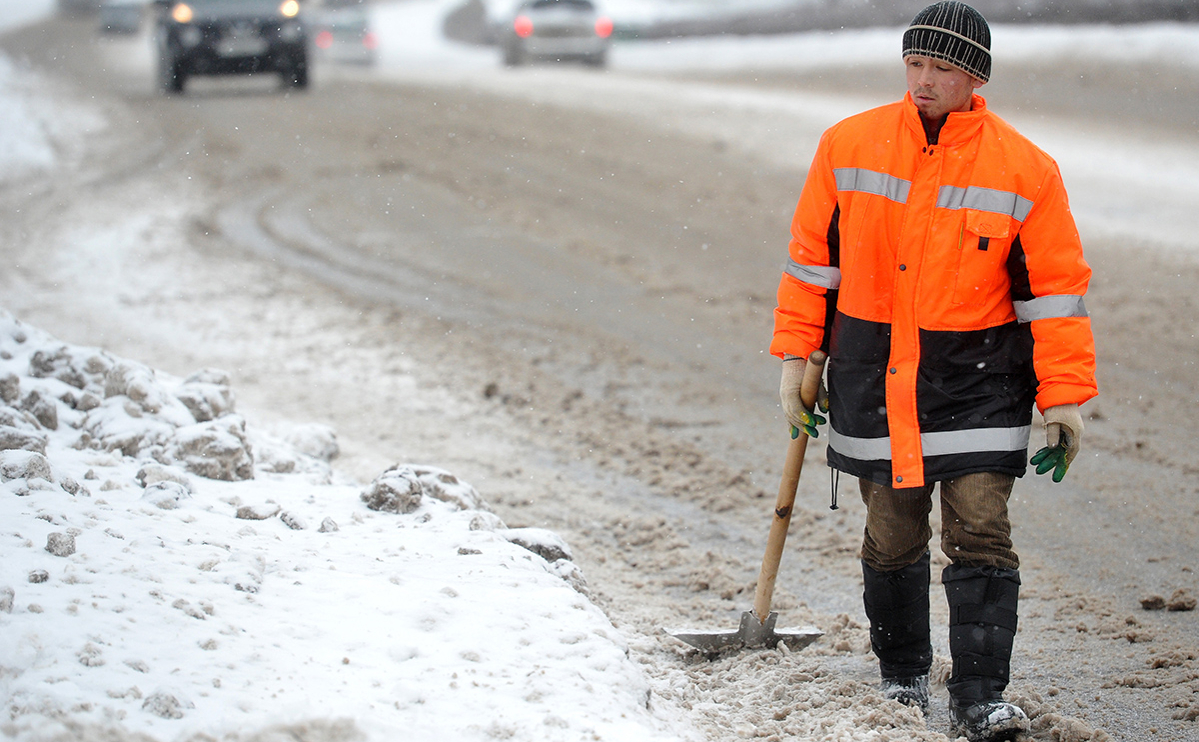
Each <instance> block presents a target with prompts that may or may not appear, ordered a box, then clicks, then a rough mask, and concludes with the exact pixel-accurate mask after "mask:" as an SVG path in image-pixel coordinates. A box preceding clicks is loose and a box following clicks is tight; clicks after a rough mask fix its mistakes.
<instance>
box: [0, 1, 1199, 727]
mask: <svg viewBox="0 0 1199 742" xmlns="http://www.w3.org/2000/svg"><path fill="white" fill-rule="evenodd" d="M446 7H447V4H446V3H441V2H425V1H421V0H413V1H411V2H403V3H393V4H383V5H380V6H379V7H377V8H376V10H375V20H376V24H377V28H378V30H379V31H380V33H381V37H382V48H381V56H380V66H379V67H378V68H377V69H372V70H364V69H353V68H335V67H318V68H317V70H316V74H315V77H314V85H313V88H312V89H311V90H310V91H308V92H307V93H305V94H284V93H281V92H279V91H278V89H277V86H276V83H275V81H274V80H271V79H253V80H196V81H194V84H192V85H191V86H190V87H189V90H188V94H187V95H186V96H184V97H181V98H168V97H163V96H160V95H158V94H157V93H156V92H155V91H154V90H153V86H152V72H151V60H150V56H149V52H148V45H147V41H146V40H145V39H144V38H138V39H111V38H98V37H97V36H96V35H95V34H94V33H93V28H92V26H91V25H90V23H88V22H87V21H86V20H85V19H74V20H55V21H51V22H49V23H46V24H43V25H39V26H37V27H35V28H34V29H33V30H32V31H29V32H23V33H21V34H17V35H9V36H8V37H6V38H5V39H4V45H3V48H4V50H5V53H6V54H7V55H8V58H9V59H11V60H14V62H13V65H12V66H11V67H10V68H6V69H5V70H4V71H3V75H0V82H3V83H4V85H5V86H6V87H5V92H6V95H7V97H8V99H9V100H17V101H20V103H21V105H22V106H23V107H24V109H23V110H25V111H26V112H27V114H28V115H26V116H25V117H24V118H23V119H21V120H22V121H26V122H28V121H30V120H33V121H35V122H42V123H41V124H40V125H39V126H35V127H33V128H32V129H28V128H27V129H24V130H23V131H25V134H24V135H23V136H26V137H28V139H27V140H26V141H28V142H29V147H28V148H25V149H21V150H20V151H18V152H16V153H15V154H14V155H13V156H12V159H11V160H10V161H12V162H16V163H18V164H19V165H20V167H19V168H17V169H14V170H12V171H11V172H14V173H16V175H13V176H12V177H11V178H10V179H9V181H8V182H7V185H6V187H5V188H4V189H3V191H2V192H0V195H2V197H3V198H4V203H5V208H6V211H7V212H8V213H11V214H13V215H14V217H13V218H12V219H9V220H6V221H5V223H4V224H3V226H2V227H0V238H2V243H0V244H3V247H4V250H5V251H6V260H7V261H8V262H9V264H10V265H11V266H12V269H11V270H9V271H6V272H5V274H4V276H3V279H2V281H0V306H3V307H4V308H5V309H8V310H10V311H12V312H14V313H15V314H16V316H17V317H18V318H20V319H23V320H25V321H28V322H30V323H33V324H35V325H37V326H40V327H43V328H45V329H46V330H48V331H50V332H51V333H53V334H54V335H57V336H58V337H60V338H62V339H63V340H66V341H69V342H75V343H80V344H84V345H89V346H102V347H104V348H106V349H109V350H111V351H112V352H113V353H116V354H118V355H120V356H123V357H129V358H136V359H138V360H140V361H142V362H144V363H147V364H150V365H152V366H154V367H157V368H161V369H164V370H166V371H168V372H171V373H177V374H180V375H184V374H186V373H189V372H190V371H192V370H194V369H195V368H201V367H218V368H224V369H227V370H228V371H229V373H230V375H231V378H232V384H233V388H234V389H236V391H237V393H238V399H239V410H240V411H241V412H242V413H243V414H245V415H246V417H247V418H248V419H249V420H250V421H251V422H255V423H258V424H261V425H266V426H272V425H287V424H289V423H294V422H297V421H298V422H308V421H314V422H319V423H324V424H328V425H330V426H332V427H333V428H334V429H336V430H337V432H338V435H339V440H340V442H341V449H342V455H341V457H340V458H339V459H337V461H336V462H335V465H336V466H337V468H338V469H339V470H340V471H341V472H342V473H343V474H344V475H346V476H349V477H355V478H357V479H358V480H359V481H361V482H369V481H371V480H372V479H373V478H375V477H377V476H378V475H379V473H380V472H382V471H385V470H387V469H388V467H390V466H392V465H393V464H395V463H396V462H397V461H417V462H427V463H429V464H432V465H435V466H438V467H442V468H444V469H446V470H449V471H452V472H454V473H455V474H457V475H458V476H460V477H462V478H463V479H464V480H466V481H468V482H470V483H471V484H473V485H474V486H475V487H476V488H477V489H478V490H479V492H480V493H481V495H482V496H483V498H484V499H485V500H486V501H487V502H488V503H489V504H490V505H491V506H493V507H494V508H495V510H496V512H497V514H499V515H500V516H501V517H502V518H503V520H504V521H505V522H506V523H507V524H508V525H510V526H514V527H517V526H538V527H545V528H549V529H552V530H553V531H555V532H557V533H560V534H562V535H563V536H564V537H565V538H566V540H567V541H568V542H569V543H570V544H571V546H572V548H573V551H574V557H575V560H576V562H577V563H578V564H579V566H580V567H581V568H582V569H583V572H584V573H585V574H586V575H587V578H588V583H589V585H590V586H591V590H592V593H591V597H592V599H593V600H594V601H595V602H596V604H597V605H599V606H600V607H601V608H602V609H603V610H604V611H605V612H606V613H607V615H608V616H609V617H610V618H611V620H612V623H613V624H614V625H615V627H616V628H617V629H618V630H619V631H620V632H621V634H622V636H623V637H624V640H626V641H627V643H628V646H629V649H630V655H629V656H630V658H631V659H632V661H633V662H635V663H637V664H638V665H640V667H641V668H642V670H643V672H644V673H645V676H646V678H647V679H648V680H647V682H648V684H649V687H650V688H651V691H652V695H651V698H652V699H657V702H658V704H659V706H657V707H656V708H657V709H658V713H662V714H665V715H666V716H670V714H671V713H673V712H675V711H677V712H678V714H679V715H680V716H679V718H680V719H682V720H683V723H684V724H685V725H686V726H687V727H688V728H690V729H693V730H696V732H697V733H698V734H699V735H701V736H702V737H703V738H705V739H710V740H726V739H730V738H733V737H746V736H753V735H755V734H757V735H762V736H767V737H769V736H771V735H774V736H776V737H777V738H779V739H837V740H855V741H856V740H868V739H878V738H881V737H879V735H880V734H890V735H892V738H904V739H917V740H943V739H944V732H945V731H946V728H947V726H946V719H945V700H944V692H943V688H941V689H940V691H939V692H938V694H937V697H936V699H935V701H934V706H933V709H932V711H931V713H930V715H929V717H928V718H927V719H924V718H920V717H919V714H916V713H914V712H911V711H910V710H907V709H903V708H900V707H898V706H894V705H890V704H880V702H879V700H878V698H877V696H876V695H875V694H874V693H873V692H872V684H873V679H874V677H875V674H876V672H877V670H876V666H875V664H874V660H873V657H872V655H871V654H870V653H869V639H868V636H867V634H866V631H865V629H864V627H863V625H862V622H863V617H862V615H861V607H860V589H861V588H860V574H859V573H858V570H859V567H858V564H857V561H856V557H855V550H856V543H857V541H858V539H859V538H860V528H861V524H860V517H861V506H860V503H858V502H855V500H856V497H855V496H854V495H853V490H854V488H853V486H852V485H851V483H849V482H842V483H841V492H840V494H841V499H842V505H843V507H842V509H841V510H839V511H837V512H836V513H829V511H828V510H827V498H828V491H829V486H830V483H829V478H828V474H827V471H826V470H825V469H824V468H823V467H822V466H820V464H822V463H823V461H822V460H821V459H822V454H823V448H822V446H821V445H819V444H817V445H814V446H812V450H811V451H810V453H809V456H810V458H811V459H812V460H811V461H809V466H808V468H807V470H806V472H805V478H804V481H803V482H802V483H801V488H800V500H799V503H800V509H799V510H798V511H797V513H796V515H795V519H794V521H793V526H792V535H791V539H790V541H789V542H788V551H787V554H786V556H785V558H784V562H783V567H782V573H781V574H780V578H779V588H778V592H777V593H776V607H777V609H778V610H779V611H780V613H781V614H782V615H783V620H784V621H785V622H790V623H797V624H802V623H814V624H816V625H818V626H820V627H821V628H822V629H824V630H825V632H826V634H827V638H826V639H824V640H822V641H821V642H819V643H817V644H816V645H814V646H813V647H810V648H809V649H806V650H804V651H803V652H801V653H797V654H794V655H788V654H786V653H782V652H776V651H770V652H762V653H751V654H748V655H742V656H735V657H727V658H723V659H721V660H719V661H717V662H714V663H711V664H707V663H696V662H694V661H693V658H691V657H689V656H688V655H687V654H686V652H685V651H684V650H683V649H682V648H680V647H678V646H677V645H676V644H675V643H674V642H672V641H671V640H669V639H667V638H665V637H663V636H662V635H661V634H660V632H659V630H658V629H659V627H660V626H662V625H679V624H693V625H699V626H715V627H729V626H733V625H735V623H736V618H737V616H738V615H739V613H740V611H741V610H744V608H745V607H746V606H747V604H748V602H749V600H750V596H751V595H752V587H753V582H754V579H755V578H756V573H757V566H758V561H759V560H760V558H761V547H762V541H763V539H764V536H765V528H766V526H767V524H768V518H767V517H766V516H767V515H768V512H767V511H768V510H769V505H770V502H771V498H772V497H773V492H774V489H775V487H776V485H777V477H778V474H779V466H780V465H781V463H782V462H781V457H782V452H783V449H784V447H785V434H783V435H780V431H781V428H782V425H781V422H780V419H779V417H778V410H777V402H776V391H775V388H776V385H777V366H776V362H775V361H774V359H771V358H769V357H768V356H766V354H765V353H764V348H765V346H766V344H767V342H768V337H769V328H770V313H771V310H772V308H773V292H774V288H775V286H776V284H777V280H778V272H779V266H780V265H781V263H782V262H783V260H784V254H785V244H786V229H787V226H788V224H789V220H790V211H791V209H792V208H793V206H794V201H795V198H796V196H797V195H798V190H799V187H800V185H801V184H802V179H803V173H804V169H805V167H806V165H807V161H808V159H809V158H810V156H811V151H812V149H813V147H814V143H815V138H816V137H817V136H818V135H819V133H820V131H821V130H822V129H823V128H824V127H825V126H827V125H828V124H829V123H831V122H832V121H834V120H836V119H837V118H839V117H841V116H843V115H846V114H849V113H852V112H855V111H857V110H860V109H861V108H863V107H865V106H867V105H871V104H873V103H875V102H882V101H887V100H891V99H893V98H895V97H897V96H898V95H899V94H900V88H899V87H898V86H899V85H900V84H901V73H900V69H899V65H898V62H897V60H895V59H893V53H892V46H893V45H896V44H897V41H896V38H897V36H898V33H897V31H896V30H895V29H890V30H879V31H862V32H846V33H843V34H834V35H828V34H812V35H800V36H796V37H788V38H781V39H743V40H736V41H733V40H721V39H707V40H689V41H676V42H671V43H665V42H663V43H641V44H638V43H624V44H620V45H618V46H617V48H616V49H615V53H614V54H613V58H612V59H613V64H612V67H611V69H610V70H608V71H606V72H602V73H597V72H595V71H593V70H586V69H579V68H570V67H564V68H554V67H548V66H547V67H533V68H528V69H520V70H503V69H501V68H499V65H498V55H497V54H496V53H495V50H491V49H482V48H463V47H458V46H455V45H451V44H447V43H445V42H444V41H441V40H438V39H437V37H436V35H435V33H434V31H435V28H436V25H437V23H438V22H439V18H440V14H441V13H443V12H444V10H445V8H446ZM995 38H996V48H997V51H996V55H997V62H996V64H997V68H996V69H997V74H996V78H995V80H994V81H993V82H992V83H991V84H989V85H988V86H987V87H986V88H984V91H983V92H984V93H985V94H987V96H988V100H989V102H990V104H991V105H992V107H994V108H995V109H997V110H998V111H1000V113H1001V114H1002V115H1005V116H1006V117H1007V118H1009V119H1011V120H1012V121H1013V122H1015V123H1016V124H1017V125H1018V126H1020V127H1021V128H1022V129H1024V130H1025V131H1026V133H1028V134H1029V135H1030V136H1032V137H1033V139H1034V140H1035V141H1037V142H1038V143H1040V144H1041V145H1042V146H1044V147H1045V148H1046V149H1047V150H1048V151H1049V152H1050V153H1051V154H1053V155H1055V156H1056V157H1057V159H1058V160H1059V162H1060V163H1061V166H1062V170H1063V175H1064V177H1065V179H1066V183H1067V186H1068V187H1069V188H1070V191H1071V197H1072V204H1073V207H1074V209H1075V212H1076V214H1077V215H1078V220H1079V224H1080V228H1081V230H1082V231H1083V233H1084V237H1085V239H1086V245H1087V250H1088V258H1089V259H1090V261H1091V263H1092V265H1093V266H1094V268H1095V280H1094V283H1093V288H1092V295H1091V296H1089V297H1088V307H1089V308H1090V309H1091V312H1092V315H1093V317H1094V320H1095V326H1096V334H1097V343H1098V345H1099V349H1100V363H1101V365H1100V384H1101V393H1102V396H1101V397H1100V399H1098V400H1096V401H1095V402H1093V403H1091V404H1088V405H1087V411H1088V412H1089V420H1088V423H1087V425H1088V427H1087V434H1086V438H1085V440H1084V454H1083V456H1084V458H1083V459H1082V460H1081V461H1080V462H1079V463H1077V464H1076V465H1075V467H1073V468H1072V469H1071V473H1070V477H1069V478H1068V479H1067V481H1066V482H1064V483H1063V484H1062V485H1058V486H1052V485H1049V484H1046V482H1045V481H1043V480H1042V479H1038V478H1032V477H1026V478H1025V479H1024V480H1022V481H1020V482H1019V483H1018V485H1017V490H1016V494H1015V495H1014V499H1013V513H1014V517H1015V522H1016V536H1015V537H1016V540H1017V548H1018V550H1019V551H1020V553H1021V555H1022V558H1023V576H1024V588H1023V593H1022V596H1023V603H1022V615H1021V632H1020V637H1019V640H1018V643H1017V656H1016V660H1015V665H1014V669H1013V682H1012V686H1011V693H1012V694H1013V696H1014V697H1016V698H1018V699H1020V700H1021V701H1022V702H1023V703H1025V704H1026V707H1028V708H1029V709H1031V710H1032V711H1033V713H1034V716H1035V722H1036V735H1035V736H1036V738H1037V739H1038V740H1051V739H1077V740H1087V739H1093V740H1102V739H1105V738H1107V737H1106V735H1108V734H1110V735H1111V737H1112V738H1116V739H1140V738H1145V739H1148V738H1154V737H1156V738H1159V739H1164V740H1186V739H1192V738H1193V736H1194V735H1195V733H1196V727H1195V724H1196V721H1195V715H1196V709H1197V708H1199V701H1196V693H1197V691H1199V686H1197V685H1196V683H1199V681H1196V680H1195V677H1196V668H1197V667H1199V665H1197V659H1196V657H1197V656H1199V647H1197V646H1196V641H1195V636H1197V635H1199V625H1197V623H1196V620H1197V619H1196V615H1197V614H1196V612H1194V611H1190V612H1187V611H1146V610H1143V609H1142V608H1141V603H1140V601H1141V600H1142V599H1143V598H1146V597H1150V596H1152V595H1164V596H1165V597H1167V598H1169V597H1170V596H1172V595H1174V594H1175V592H1178V591H1182V592H1183V593H1184V594H1185V593H1186V592H1187V591H1189V592H1190V593H1191V594H1194V593H1196V592H1199V582H1197V580H1199V578H1196V576H1195V570H1196V569H1199V558H1197V557H1199V550H1197V549H1196V546H1195V543H1196V533H1195V515H1197V514H1199V512H1197V511H1196V506H1195V501H1194V495H1195V493H1196V492H1199V470H1196V469H1195V466H1194V463H1193V462H1194V457H1193V452H1192V450H1191V448H1190V446H1189V441H1190V440H1191V439H1193V438H1194V437H1195V435H1196V434H1197V433H1199V430H1197V429H1196V427H1197V426H1196V424H1195V423H1194V421H1195V420H1197V419H1199V414H1197V413H1199V409H1197V408H1199V401H1197V400H1196V397H1195V394H1194V369H1195V367H1196V363H1197V362H1199V349H1197V346H1196V342H1195V338H1194V334H1193V329H1192V328H1193V327H1194V326H1196V323H1197V322H1199V302H1197V301H1196V299H1195V298H1194V293H1193V286H1194V285H1195V282H1196V281H1197V280H1199V268H1197V267H1196V264H1195V261H1194V257H1195V255H1196V251H1199V243H1197V242H1196V240H1195V238H1194V237H1193V235H1195V234H1199V231H1197V230H1196V227H1199V223H1197V222H1196V219H1197V217H1196V215H1195V213H1194V210H1193V208H1191V206H1190V205H1191V204H1193V203H1194V200H1195V196H1196V194H1197V192H1199V188H1197V185H1196V184H1197V183H1199V154H1197V152H1199V135H1197V134H1196V127H1195V120H1196V111H1195V104H1194V101H1195V100H1197V99H1199V97H1197V94H1199V52H1197V51H1196V50H1197V49H1199V33H1196V31H1195V29H1193V28H1191V27H1177V26H1154V27H1143V28H1136V29H1122V30H1121V31H1120V34H1119V39H1120V42H1121V44H1120V54H1119V55H1114V54H1113V53H1112V49H1111V48H1112V47H1113V46H1114V45H1113V43H1112V40H1113V36H1112V31H1111V30H1110V29H1102V28H1091V29H1081V30H1080V29H1072V30H1071V31H1070V33H1069V34H1067V33H1066V32H1064V31H1060V30H1055V29H1050V28H1028V29H1015V28H1013V29H1007V28H999V29H996V35H995ZM1001 49H1003V50H1004V51H1000V50H1001ZM1047 50H1058V51H1059V52H1061V53H1059V54H1053V53H1051V52H1050V51H1047ZM26 66H28V67H31V68H32V73H26V72H24V69H25V67H26ZM29 74H33V75H36V77H32V78H31V77H29ZM47 110H48V111H51V112H53V113H55V114H57V115H51V116H45V115H41V114H39V111H47ZM0 115H3V114H0ZM39 116H40V117H39ZM39 172H40V173H41V174H40V175H39ZM934 560H936V561H937V562H938V563H941V564H943V563H945V562H944V557H943V556H942V555H940V554H939V552H937V551H936V550H934ZM944 620H945V616H944V607H943V605H939V604H938V602H937V601H934V621H935V622H938V623H937V624H936V625H938V626H942V625H943V623H944ZM934 637H935V641H936V642H937V646H936V648H937V653H938V668H941V669H943V667H944V662H945V657H946V656H947V649H946V647H945V646H944V631H943V629H942V630H940V631H936V630H935V631H934ZM114 703H115V701H114ZM651 707H653V703H651ZM212 731H213V733H217V732H218V731H219V730H216V729H214V730H212ZM680 733H682V732H680ZM896 735H898V736H896ZM554 738H555V737H553V736H550V735H549V734H548V733H547V736H546V739H554ZM608 738H610V739H615V737H608Z"/></svg>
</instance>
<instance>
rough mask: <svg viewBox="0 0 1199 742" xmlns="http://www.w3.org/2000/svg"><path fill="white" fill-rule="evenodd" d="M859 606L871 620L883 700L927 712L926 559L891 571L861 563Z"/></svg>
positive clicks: (930, 650) (930, 651) (930, 657)
mask: <svg viewBox="0 0 1199 742" xmlns="http://www.w3.org/2000/svg"><path fill="white" fill-rule="evenodd" d="M862 577H863V583H864V586H865V589H864V591H863V594H862V602H863V604H864V605H865V607H866V617H867V618H869V619H870V647H871V649H873V650H874V654H875V656H877V657H878V666H879V674H880V675H882V683H881V685H880V686H879V688H880V690H881V691H882V693H883V696H884V697H886V698H890V699H893V700H896V701H899V702H900V703H903V704H906V705H908V706H917V707H919V708H920V709H921V710H923V711H925V712H927V711H928V672H929V669H930V668H931V667H932V663H933V645H932V642H931V640H930V638H929V618H928V583H929V555H928V552H925V553H924V555H923V556H921V557H920V558H919V559H918V560H916V562H915V563H914V564H910V565H908V566H907V567H903V568H901V569H897V570H894V571H891V572H879V571H878V570H876V569H874V568H872V567H870V566H869V565H867V564H866V563H865V562H862Z"/></svg>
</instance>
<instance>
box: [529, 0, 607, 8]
mask: <svg viewBox="0 0 1199 742" xmlns="http://www.w3.org/2000/svg"><path fill="white" fill-rule="evenodd" d="M529 7H530V8H535V9H538V10H541V9H544V8H569V9H571V10H594V9H595V6H594V5H592V4H591V2H590V0H535V1H534V2H533V3H531V4H530V5H529Z"/></svg>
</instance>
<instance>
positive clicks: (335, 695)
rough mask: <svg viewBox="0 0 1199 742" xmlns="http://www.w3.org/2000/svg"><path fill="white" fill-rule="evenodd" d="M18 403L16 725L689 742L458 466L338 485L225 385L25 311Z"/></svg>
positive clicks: (8, 388) (552, 547)
mask: <svg viewBox="0 0 1199 742" xmlns="http://www.w3.org/2000/svg"><path fill="white" fill-rule="evenodd" d="M0 399H2V402H0V565H3V568H2V569H0V658H2V659H0V697H2V698H4V699H5V700H6V709H5V710H6V712H7V713H6V714H5V721H4V723H3V724H0V730H3V732H4V734H5V735H6V736H8V737H18V738H20V739H23V740H38V739H57V738H61V737H59V735H67V736H68V737H69V738H73V739H80V738H94V737H99V736H100V735H102V734H105V735H107V734H111V735H113V736H111V737H110V736H104V738H105V739H131V738H134V736H135V735H136V734H145V735H150V736H151V737H152V738H156V739H163V740H167V739H179V738H190V737H191V736H193V735H197V734H204V735H211V736H212V737H219V738H222V739H225V738H230V739H238V738H242V737H239V736H238V735H246V737H250V736H253V735H252V732H253V731H254V730H263V729H272V730H274V732H276V733H278V734H290V735H294V736H295V738H304V739H363V738H365V739H377V740H395V739H405V740H433V739H437V740H444V739H456V740H469V739H489V738H495V737H499V738H513V739H540V740H559V739H560V740H576V739H582V738H588V739H596V740H625V739H637V740H655V739H676V738H677V736H676V735H674V734H672V733H670V732H669V731H668V729H669V727H670V726H671V724H672V723H673V722H670V721H669V720H666V719H663V718H662V717H661V716H659V715H655V713H653V712H651V711H650V710H649V708H648V707H649V686H648V684H647V682H646V680H645V678H644V677H643V675H642V673H641V670H640V669H639V667H637V666H636V665H635V664H633V663H632V662H631V661H630V659H629V658H628V657H627V656H626V653H627V647H626V645H625V643H624V639H623V638H622V637H621V635H620V634H619V632H618V631H616V630H615V629H614V628H613V627H612V625H611V624H610V622H609V621H608V619H607V618H606V617H605V616H604V614H603V613H602V612H601V611H600V610H599V609H598V608H597V607H596V606H595V605H594V604H592V603H591V601H590V600H589V599H588V597H587V588H586V582H585V580H584V579H583V576H582V575H581V573H580V572H579V570H578V568H577V567H576V566H575V565H574V564H573V562H571V561H570V549H569V547H568V546H567V545H566V544H565V543H563V542H562V541H561V539H559V538H558V537H557V536H556V535H554V534H553V533H550V532H548V531H542V530H539V529H508V528H507V527H506V526H505V525H504V523H503V522H502V521H501V520H500V519H499V517H498V516H496V515H495V514H493V513H492V512H490V511H489V510H488V508H487V506H486V505H485V503H484V502H483V500H482V498H481V497H480V495H479V493H478V492H476V491H475V490H474V488H472V487H471V486H470V485H469V484H467V483H465V482H462V481H460V480H458V479H457V478H456V477H455V476H454V475H453V474H451V473H450V472H447V471H444V470H441V469H437V468H434V467H428V466H417V465H411V464H407V465H396V466H394V467H391V468H390V469H389V470H388V471H386V472H383V473H381V474H380V475H379V477H378V478H377V479H376V480H375V481H374V482H371V483H369V484H367V485H366V486H361V485H358V484H355V483H349V482H343V481H339V478H338V476H337V475H336V474H335V473H334V472H333V470H332V469H331V467H330V463H329V462H330V460H331V459H332V458H333V457H334V456H335V455H336V450H337V447H336V436H335V434H334V433H333V431H331V430H329V429H328V428H325V427H322V426H316V425H306V426H297V427H296V428H294V429H293V430H290V431H287V432H286V433H285V434H282V435H279V436H278V437H275V436H269V435H266V434H264V433H262V432H260V431H258V430H256V429H255V428H254V426H253V425H251V424H248V423H247V421H246V420H245V419H244V418H242V417H241V416H240V415H238V414H237V412H236V410H235V408H236V400H235V397H234V394H233V390H232V389H231V387H230V385H229V379H228V377H227V376H226V375H225V374H223V373H221V372H219V371H215V370H211V369H204V370H201V371H198V372H197V373H195V374H193V375H191V376H189V377H188V378H186V379H179V378H175V377H172V376H170V375H168V374H164V373H162V372H160V371H156V370H154V369H151V368H149V367H146V366H144V365H142V364H139V363H136V362H133V361H129V360H125V359H120V358H116V357H113V356H111V355H109V354H108V353H106V352H104V351H103V350H100V349H97V348H87V347H78V346H72V345H67V344H64V343H61V342H58V341H56V340H55V339H54V338H52V337H50V336H48V335H47V334H45V333H43V332H41V331H39V330H37V329H36V328H33V327H30V326H28V325H26V324H23V323H22V322H20V321H19V320H17V319H15V318H14V317H12V316H11V315H10V314H9V313H7V312H5V311H3V310H0ZM226 735H229V737H226ZM137 738H138V739H145V738H144V737H137ZM205 738H210V737H205Z"/></svg>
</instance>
